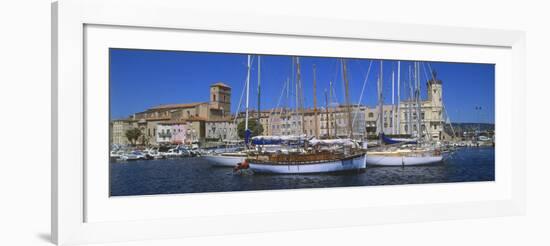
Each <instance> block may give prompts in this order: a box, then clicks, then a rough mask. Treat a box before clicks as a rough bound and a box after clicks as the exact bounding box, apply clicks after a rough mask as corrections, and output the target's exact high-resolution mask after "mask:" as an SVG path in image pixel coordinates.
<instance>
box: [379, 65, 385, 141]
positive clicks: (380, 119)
mask: <svg viewBox="0 0 550 246" xmlns="http://www.w3.org/2000/svg"><path fill="white" fill-rule="evenodd" d="M383 79H384V67H383V62H382V60H380V74H379V75H378V108H379V112H378V118H379V122H380V130H379V133H380V134H383V133H384V109H383V108H382V107H383V104H384V97H383V95H382V86H383Z"/></svg>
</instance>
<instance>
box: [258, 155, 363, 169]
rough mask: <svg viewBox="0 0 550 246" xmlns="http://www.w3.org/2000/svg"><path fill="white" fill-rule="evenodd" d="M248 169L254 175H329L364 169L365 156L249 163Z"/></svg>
mask: <svg viewBox="0 0 550 246" xmlns="http://www.w3.org/2000/svg"><path fill="white" fill-rule="evenodd" d="M249 166H250V169H251V170H252V171H254V172H256V173H273V174H303V173H330V172H344V171H353V170H360V169H364V168H365V167H366V162H365V155H359V156H356V157H353V158H350V159H344V160H333V161H327V162H319V163H311V164H271V163H255V162H254V160H250V161H249Z"/></svg>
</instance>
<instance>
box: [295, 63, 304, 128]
mask: <svg viewBox="0 0 550 246" xmlns="http://www.w3.org/2000/svg"><path fill="white" fill-rule="evenodd" d="M296 106H297V109H298V110H299V111H300V112H299V113H300V118H301V119H300V123H301V126H302V134H305V132H306V129H305V124H304V110H303V108H302V107H303V104H302V80H301V72H300V57H296Z"/></svg>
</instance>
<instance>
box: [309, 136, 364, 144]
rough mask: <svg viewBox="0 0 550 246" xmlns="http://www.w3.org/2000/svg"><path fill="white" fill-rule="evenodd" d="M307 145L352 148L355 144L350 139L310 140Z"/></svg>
mask: <svg viewBox="0 0 550 246" xmlns="http://www.w3.org/2000/svg"><path fill="white" fill-rule="evenodd" d="M309 144H311V145H312V146H316V145H341V146H354V145H355V142H353V141H352V140H351V139H316V138H314V139H311V140H309Z"/></svg>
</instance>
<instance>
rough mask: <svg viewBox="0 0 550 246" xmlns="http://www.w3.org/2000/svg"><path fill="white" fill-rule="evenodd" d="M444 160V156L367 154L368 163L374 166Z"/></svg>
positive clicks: (414, 164)
mask: <svg viewBox="0 0 550 246" xmlns="http://www.w3.org/2000/svg"><path fill="white" fill-rule="evenodd" d="M441 161H443V156H441V155H439V156H392V155H369V154H367V157H366V162H367V165H373V166H417V165H429V164H434V163H439V162H441Z"/></svg>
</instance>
